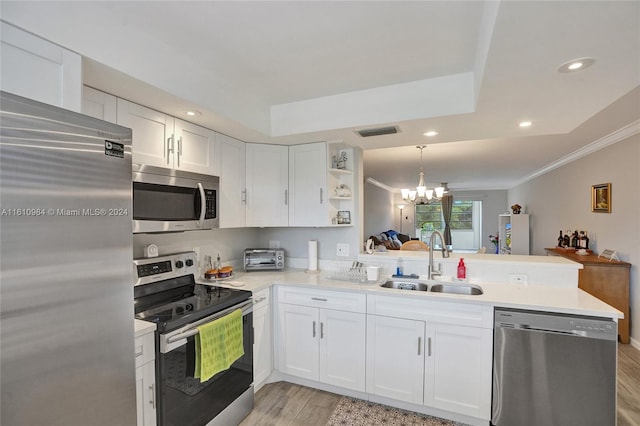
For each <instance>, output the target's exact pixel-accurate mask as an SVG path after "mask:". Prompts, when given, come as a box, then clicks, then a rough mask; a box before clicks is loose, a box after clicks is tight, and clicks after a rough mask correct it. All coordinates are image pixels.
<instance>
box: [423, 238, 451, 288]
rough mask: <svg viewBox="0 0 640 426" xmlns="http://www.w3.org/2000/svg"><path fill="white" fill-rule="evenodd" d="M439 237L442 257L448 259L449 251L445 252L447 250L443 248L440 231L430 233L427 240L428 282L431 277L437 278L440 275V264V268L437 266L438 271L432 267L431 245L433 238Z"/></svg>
mask: <svg viewBox="0 0 640 426" xmlns="http://www.w3.org/2000/svg"><path fill="white" fill-rule="evenodd" d="M436 235H439V236H440V241H441V242H442V257H443V258H445V257H449V251H448V250H447V248H446V247H445V244H444V237H443V236H442V234H441V233H440V231H433V232H432V233H431V238H429V269H428V271H429V273H428V277H429V279H430V280H432V279H433V277H437V276H440V275H442V270H441V267H442V264H441V265H440V266H438V269H435V268H434V267H433V243H434V241H435V236H436Z"/></svg>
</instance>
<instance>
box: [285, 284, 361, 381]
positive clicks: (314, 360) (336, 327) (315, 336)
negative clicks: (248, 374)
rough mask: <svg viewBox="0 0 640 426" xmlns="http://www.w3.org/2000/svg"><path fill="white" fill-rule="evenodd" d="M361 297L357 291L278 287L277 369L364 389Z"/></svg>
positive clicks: (310, 378) (293, 374)
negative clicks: (353, 292) (354, 292)
mask: <svg viewBox="0 0 640 426" xmlns="http://www.w3.org/2000/svg"><path fill="white" fill-rule="evenodd" d="M365 300H366V298H365V296H364V295H360V294H352V293H344V292H335V291H324V290H307V289H298V288H295V289H294V288H287V287H279V288H278V321H277V327H278V329H277V337H278V339H277V341H278V369H279V371H280V372H282V373H285V374H290V375H292V376H296V377H300V378H303V379H308V380H314V381H319V382H322V383H326V384H330V385H334V386H340V387H342V388H346V389H352V390H357V391H365V336H366V315H365V313H364V309H365V306H366V305H365ZM289 302H291V303H289ZM320 306H322V307H320ZM331 308H335V309H331ZM349 308H351V310H352V311H350V309H349ZM354 311H355V312H354Z"/></svg>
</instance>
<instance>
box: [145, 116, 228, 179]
mask: <svg viewBox="0 0 640 426" xmlns="http://www.w3.org/2000/svg"><path fill="white" fill-rule="evenodd" d="M134 138H135V136H134ZM174 142H175V145H174V148H173V168H174V169H179V170H186V171H189V172H194V173H202V174H206V175H214V176H218V175H219V174H220V172H219V171H218V170H217V168H216V164H215V132H214V131H213V130H209V129H206V128H204V127H200V126H196V125H195V124H192V123H189V122H186V121H182V120H180V119H177V118H176V119H175V121H174ZM134 147H135V145H134ZM134 149H135V148H134Z"/></svg>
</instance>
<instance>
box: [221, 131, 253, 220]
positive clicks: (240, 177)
mask: <svg viewBox="0 0 640 426" xmlns="http://www.w3.org/2000/svg"><path fill="white" fill-rule="evenodd" d="M216 147H217V150H218V153H219V154H218V161H219V162H220V165H219V170H220V195H219V197H220V228H243V227H244V226H245V224H246V221H245V194H246V166H245V151H246V150H245V143H244V142H242V141H239V140H237V139H233V138H231V137H229V136H226V135H223V134H220V133H216Z"/></svg>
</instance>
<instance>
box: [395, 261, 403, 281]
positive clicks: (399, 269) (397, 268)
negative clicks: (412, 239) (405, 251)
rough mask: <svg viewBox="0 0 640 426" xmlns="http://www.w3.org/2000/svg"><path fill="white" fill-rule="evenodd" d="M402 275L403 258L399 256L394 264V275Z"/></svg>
mask: <svg viewBox="0 0 640 426" xmlns="http://www.w3.org/2000/svg"><path fill="white" fill-rule="evenodd" d="M403 275H404V260H403V259H402V258H401V257H399V258H398V263H397V265H396V277H402V276H403Z"/></svg>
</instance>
